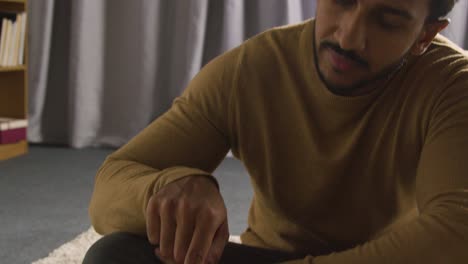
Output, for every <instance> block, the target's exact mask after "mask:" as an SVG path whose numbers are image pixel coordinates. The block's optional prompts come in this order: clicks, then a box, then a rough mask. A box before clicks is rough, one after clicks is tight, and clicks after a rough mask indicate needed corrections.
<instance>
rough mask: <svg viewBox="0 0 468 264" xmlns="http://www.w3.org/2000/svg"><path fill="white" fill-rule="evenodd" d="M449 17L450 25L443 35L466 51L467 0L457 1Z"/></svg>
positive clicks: (467, 47) (467, 37) (467, 30)
mask: <svg viewBox="0 0 468 264" xmlns="http://www.w3.org/2000/svg"><path fill="white" fill-rule="evenodd" d="M449 17H450V19H451V23H450V26H449V27H448V28H447V29H446V30H445V31H444V32H443V33H444V35H445V36H447V37H448V38H450V39H451V40H452V41H453V42H455V43H457V44H458V45H459V46H460V47H463V48H465V49H468V0H458V2H457V4H456V5H455V8H454V9H453V11H452V12H451V13H450V14H449Z"/></svg>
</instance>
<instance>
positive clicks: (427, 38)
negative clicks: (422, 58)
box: [411, 18, 450, 56]
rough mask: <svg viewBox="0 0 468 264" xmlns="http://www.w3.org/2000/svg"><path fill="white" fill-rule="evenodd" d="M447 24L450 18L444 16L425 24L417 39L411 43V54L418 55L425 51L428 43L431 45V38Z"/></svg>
mask: <svg viewBox="0 0 468 264" xmlns="http://www.w3.org/2000/svg"><path fill="white" fill-rule="evenodd" d="M449 24H450V20H449V19H445V18H444V19H440V20H437V21H434V22H428V23H427V24H425V25H424V29H423V31H422V33H421V35H420V37H419V40H418V41H417V42H416V43H415V44H414V45H413V48H412V49H411V54H413V55H416V56H419V55H422V54H423V53H424V52H426V50H427V48H428V47H429V45H431V42H432V40H433V39H434V38H435V37H436V36H437V34H438V33H439V32H441V31H442V30H444V29H445V28H446V27H447V26H448V25H449Z"/></svg>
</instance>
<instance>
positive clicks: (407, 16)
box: [377, 5, 414, 20]
mask: <svg viewBox="0 0 468 264" xmlns="http://www.w3.org/2000/svg"><path fill="white" fill-rule="evenodd" d="M377 9H378V10H379V11H380V12H384V13H389V14H392V15H397V16H400V17H402V18H404V19H406V20H413V19H414V17H413V15H411V13H409V12H408V11H405V10H402V9H398V8H395V7H391V6H386V5H383V6H379V7H378V8H377Z"/></svg>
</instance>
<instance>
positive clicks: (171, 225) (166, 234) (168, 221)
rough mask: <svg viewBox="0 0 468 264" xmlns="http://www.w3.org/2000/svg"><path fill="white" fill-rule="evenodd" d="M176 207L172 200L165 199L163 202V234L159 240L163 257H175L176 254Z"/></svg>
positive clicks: (161, 212) (161, 211)
mask: <svg viewBox="0 0 468 264" xmlns="http://www.w3.org/2000/svg"><path fill="white" fill-rule="evenodd" d="M173 212H174V207H173V205H172V202H171V201H170V200H169V201H164V202H163V203H162V204H161V210H160V217H161V230H160V233H161V236H160V240H159V250H160V252H161V255H162V256H163V257H168V258H173V256H174V240H175V233H176V222H175V218H174V214H173Z"/></svg>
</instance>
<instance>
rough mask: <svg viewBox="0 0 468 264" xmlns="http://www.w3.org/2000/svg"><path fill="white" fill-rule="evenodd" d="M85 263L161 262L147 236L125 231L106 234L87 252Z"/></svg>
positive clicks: (124, 263)
mask: <svg viewBox="0 0 468 264" xmlns="http://www.w3.org/2000/svg"><path fill="white" fill-rule="evenodd" d="M83 263H84V264H97V263H100V264H111V263H112V264H127V263H144V264H146V263H148V264H150V263H151V264H154V263H161V262H160V261H159V260H158V258H157V257H156V256H155V255H154V247H153V246H152V245H151V244H150V243H149V242H148V239H147V238H146V237H141V236H137V235H134V234H130V233H125V232H116V233H112V234H109V235H106V236H104V237H102V238H101V239H99V240H98V241H96V243H94V244H93V245H92V246H91V247H90V248H89V249H88V251H87V252H86V255H85V257H84V259H83Z"/></svg>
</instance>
